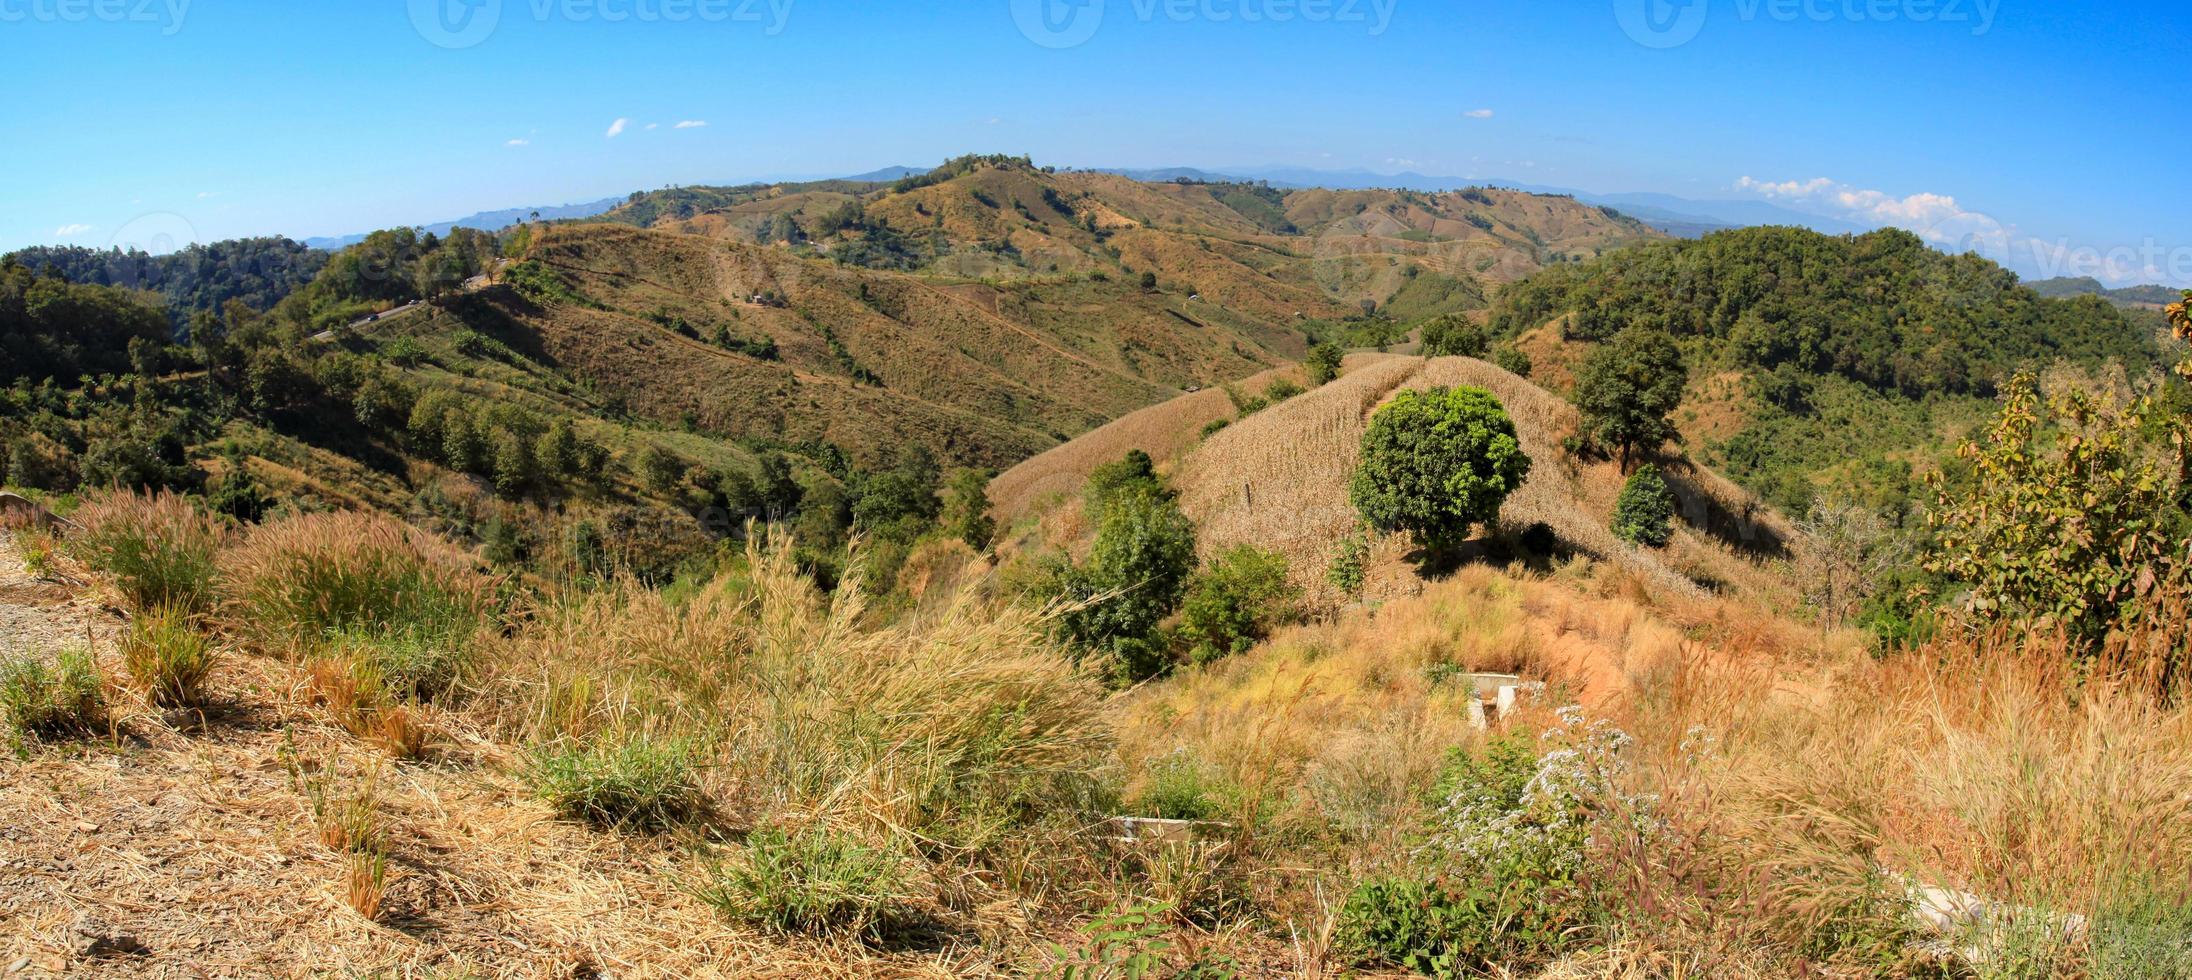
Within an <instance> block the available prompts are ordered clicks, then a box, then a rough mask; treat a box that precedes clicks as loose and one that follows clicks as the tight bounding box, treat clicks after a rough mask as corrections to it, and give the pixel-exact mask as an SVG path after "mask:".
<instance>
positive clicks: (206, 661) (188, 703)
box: [122, 606, 214, 708]
mask: <svg viewBox="0 0 2192 980" xmlns="http://www.w3.org/2000/svg"><path fill="white" fill-rule="evenodd" d="M213 660H214V654H213V643H212V641H210V640H208V639H207V638H206V636H205V634H203V633H200V632H199V631H198V626H197V622H196V619H195V617H193V616H191V615H190V614H189V613H187V612H185V611H183V610H182V609H181V608H179V607H175V606H161V607H159V608H156V609H151V610H147V611H146V612H144V613H141V614H139V615H138V617H137V618H136V619H135V620H134V621H132V622H131V623H130V628H129V633H128V634H127V635H125V636H124V637H123V638H122V665H123V668H124V669H125V670H127V671H128V672H129V678H130V680H131V682H133V683H135V684H136V685H137V688H138V690H140V691H143V692H144V695H145V698H146V699H147V700H149V701H151V702H152V703H153V704H155V705H159V706H161V707H167V708H191V707H197V706H199V705H202V704H204V703H205V700H206V698H205V683H206V679H207V678H208V677H210V676H211V675H212V673H213Z"/></svg>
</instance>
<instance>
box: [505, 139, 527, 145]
mask: <svg viewBox="0 0 2192 980" xmlns="http://www.w3.org/2000/svg"><path fill="white" fill-rule="evenodd" d="M502 145H504V146H531V145H533V141H532V140H525V139H517V140H505V141H503V144H502Z"/></svg>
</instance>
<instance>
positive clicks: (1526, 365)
mask: <svg viewBox="0 0 2192 980" xmlns="http://www.w3.org/2000/svg"><path fill="white" fill-rule="evenodd" d="M1492 363H1493V364H1496V365H1498V366H1499V369H1500V370H1502V371H1505V372H1507V373H1509V374H1512V375H1514V376H1515V377H1518V378H1527V377H1529V376H1530V369H1531V368H1532V367H1533V365H1532V364H1531V363H1530V355H1528V354H1525V353H1523V352H1522V351H1521V350H1520V349H1518V348H1514V347H1501V348H1499V349H1498V350H1495V351H1493V352H1492Z"/></svg>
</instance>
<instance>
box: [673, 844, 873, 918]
mask: <svg viewBox="0 0 2192 980" xmlns="http://www.w3.org/2000/svg"><path fill="white" fill-rule="evenodd" d="M905 877H906V875H905V871H904V867H903V861H902V860H901V859H900V858H899V856H898V855H897V854H895V853H893V852H891V851H889V850H886V849H883V848H877V847H869V846H866V845H864V844H861V843H860V842H858V841H856V840H854V839H852V838H851V837H848V836H846V835H843V834H838V833H833V832H831V831H828V830H823V829H807V830H801V831H798V832H796V833H790V834H787V833H785V832H783V831H781V830H764V831H761V832H760V833H757V834H754V835H753V836H751V837H749V838H747V840H746V854H745V856H744V859H743V860H739V861H733V862H729V863H726V864H724V865H721V866H719V867H717V868H716V869H715V871H714V872H713V873H712V874H711V875H710V876H709V879H708V880H707V881H706V882H705V883H703V884H702V885H701V886H700V887H699V888H698V889H696V893H697V895H698V897H699V898H700V900H701V901H703V902H706V903H708V904H709V905H711V906H713V907H715V909H716V910H717V911H718V912H721V913H722V914H723V915H725V916H727V917H729V918H732V919H736V920H738V921H741V922H751V923H755V924H757V925H762V926H766V927H769V928H771V929H776V930H779V931H782V932H807V933H856V934H872V933H873V932H874V931H875V930H876V929H877V928H878V927H879V926H881V925H882V923H883V921H884V917H885V916H886V915H887V914H888V913H889V912H890V910H891V907H892V906H893V905H895V904H897V903H898V902H899V901H901V900H903V898H904V895H903V891H904V888H905Z"/></svg>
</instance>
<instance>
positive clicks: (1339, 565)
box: [1325, 530, 1370, 596]
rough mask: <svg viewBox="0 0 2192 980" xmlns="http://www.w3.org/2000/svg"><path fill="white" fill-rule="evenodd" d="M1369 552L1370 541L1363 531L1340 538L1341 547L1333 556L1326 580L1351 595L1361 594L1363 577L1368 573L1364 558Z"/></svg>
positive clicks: (1326, 573)
mask: <svg viewBox="0 0 2192 980" xmlns="http://www.w3.org/2000/svg"><path fill="white" fill-rule="evenodd" d="M1369 554H1370V542H1369V541H1368V540H1367V539H1366V538H1364V537H1363V534H1362V532H1361V531H1359V530H1358V531H1356V532H1354V533H1352V534H1349V535H1348V536H1347V537H1345V538H1343V539H1341V540H1340V549H1339V551H1338V553H1336V554H1334V555H1333V556H1332V567H1331V568H1330V569H1329V570H1327V571H1326V572H1325V580H1326V581H1328V582H1331V583H1332V587H1333V588H1335V589H1338V590H1340V591H1341V592H1342V593H1345V594H1347V595H1349V596H1359V595H1361V594H1362V585H1363V578H1364V576H1365V575H1366V574H1367V570H1366V569H1365V568H1364V567H1363V559H1365V558H1367V557H1369Z"/></svg>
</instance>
